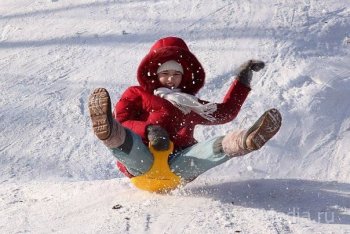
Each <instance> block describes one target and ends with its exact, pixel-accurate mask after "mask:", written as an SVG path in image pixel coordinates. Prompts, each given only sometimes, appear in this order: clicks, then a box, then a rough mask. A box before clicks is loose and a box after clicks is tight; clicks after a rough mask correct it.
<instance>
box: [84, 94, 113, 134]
mask: <svg viewBox="0 0 350 234" xmlns="http://www.w3.org/2000/svg"><path fill="white" fill-rule="evenodd" d="M111 109H112V108H111V100H110V97H109V94H108V92H107V90H106V89H104V88H97V89H95V90H94V92H93V93H92V94H91V95H90V98H89V111H90V117H91V122H92V126H93V128H94V132H95V134H96V136H97V137H98V139H100V140H106V139H107V138H108V137H109V136H110V135H111V132H112V122H113V117H112V110H111Z"/></svg>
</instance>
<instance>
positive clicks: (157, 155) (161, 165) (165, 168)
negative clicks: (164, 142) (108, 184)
mask: <svg viewBox="0 0 350 234" xmlns="http://www.w3.org/2000/svg"><path fill="white" fill-rule="evenodd" d="M173 149H174V144H173V143H172V142H170V147H169V149H168V150H164V151H157V150H155V149H154V148H153V147H152V146H151V145H149V150H150V152H151V153H152V154H153V157H154V162H153V165H152V167H151V169H150V170H149V171H148V172H146V173H145V174H143V175H140V176H136V177H133V178H131V183H133V184H134V185H135V186H136V187H137V188H139V189H142V190H146V191H149V192H156V193H166V192H169V191H170V190H173V189H175V188H177V187H178V186H179V185H180V184H181V178H180V177H179V176H177V175H175V174H174V173H173V172H172V171H171V170H170V167H169V164H168V158H169V155H170V154H171V153H172V152H173Z"/></svg>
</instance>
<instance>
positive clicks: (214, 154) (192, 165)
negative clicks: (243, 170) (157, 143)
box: [169, 134, 251, 181]
mask: <svg viewBox="0 0 350 234" xmlns="http://www.w3.org/2000/svg"><path fill="white" fill-rule="evenodd" d="M237 135H238V134H237ZM223 138H224V137H223V136H221V137H216V138H213V139H210V140H207V141H203V142H199V143H197V144H195V145H193V146H191V147H188V148H186V149H184V150H182V151H179V152H177V153H175V154H174V156H173V157H172V159H171V160H170V162H169V164H170V169H171V170H172V171H173V172H174V173H175V174H176V175H178V176H181V178H183V179H184V180H186V181H191V180H193V179H195V178H196V177H198V176H199V175H201V174H203V173H204V172H205V171H207V170H209V169H211V168H213V167H216V166H218V165H220V164H222V163H224V162H226V161H227V160H229V159H231V158H232V157H234V156H242V155H244V154H247V153H249V152H251V151H242V150H240V149H239V148H237V152H236V155H234V156H233V155H228V154H226V153H225V152H224V151H223V149H222V145H221V144H222V140H223Z"/></svg>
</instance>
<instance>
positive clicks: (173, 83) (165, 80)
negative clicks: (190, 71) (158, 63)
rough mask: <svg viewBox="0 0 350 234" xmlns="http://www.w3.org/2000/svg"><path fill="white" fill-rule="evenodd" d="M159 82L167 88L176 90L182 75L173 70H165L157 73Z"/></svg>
mask: <svg viewBox="0 0 350 234" xmlns="http://www.w3.org/2000/svg"><path fill="white" fill-rule="evenodd" d="M158 80H159V82H160V83H161V84H162V85H163V86H164V87H167V88H170V89H176V88H177V87H179V85H180V83H181V80H182V73H181V72H179V71H175V70H166V71H162V72H160V73H158Z"/></svg>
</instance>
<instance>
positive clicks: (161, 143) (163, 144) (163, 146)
mask: <svg viewBox="0 0 350 234" xmlns="http://www.w3.org/2000/svg"><path fill="white" fill-rule="evenodd" d="M147 138H148V140H149V142H150V143H151V145H152V146H153V148H155V149H156V150H160V151H162V150H167V149H169V146H170V139H169V134H168V132H167V131H166V130H165V129H164V128H162V127H161V126H159V125H148V126H147Z"/></svg>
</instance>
